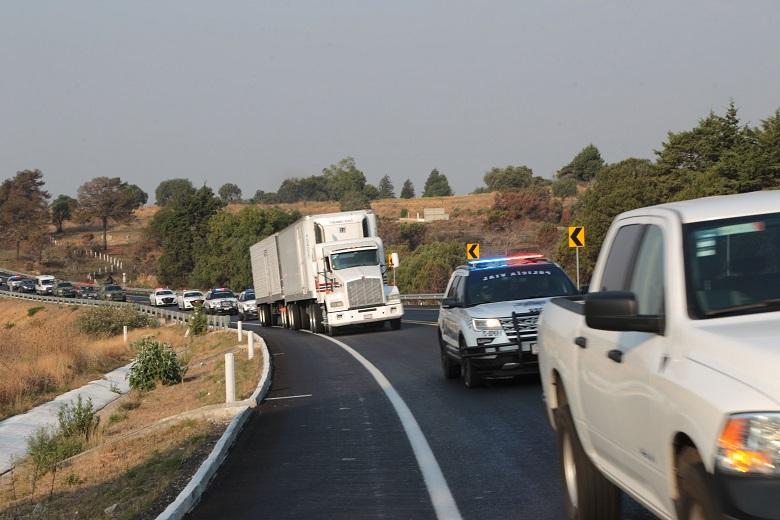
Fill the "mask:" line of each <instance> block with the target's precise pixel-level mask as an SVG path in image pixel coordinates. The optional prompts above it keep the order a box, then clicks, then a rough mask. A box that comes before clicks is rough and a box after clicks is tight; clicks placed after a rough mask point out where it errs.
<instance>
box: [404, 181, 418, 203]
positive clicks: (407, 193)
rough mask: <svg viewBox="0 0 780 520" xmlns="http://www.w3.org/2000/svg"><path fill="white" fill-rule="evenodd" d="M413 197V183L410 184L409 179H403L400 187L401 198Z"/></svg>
mask: <svg viewBox="0 0 780 520" xmlns="http://www.w3.org/2000/svg"><path fill="white" fill-rule="evenodd" d="M414 197H415V195H414V184H412V180H411V179H406V180H405V181H404V185H403V187H401V198H402V199H413V198H414Z"/></svg>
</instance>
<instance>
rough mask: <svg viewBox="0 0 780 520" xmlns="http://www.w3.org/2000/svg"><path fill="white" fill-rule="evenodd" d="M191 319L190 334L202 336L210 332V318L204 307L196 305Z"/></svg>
mask: <svg viewBox="0 0 780 520" xmlns="http://www.w3.org/2000/svg"><path fill="white" fill-rule="evenodd" d="M194 307H195V308H194V309H193V311H192V318H190V333H191V334H192V335H193V336H202V335H204V334H205V333H206V332H208V330H209V324H208V318H206V313H205V312H203V306H202V305H195V306H194Z"/></svg>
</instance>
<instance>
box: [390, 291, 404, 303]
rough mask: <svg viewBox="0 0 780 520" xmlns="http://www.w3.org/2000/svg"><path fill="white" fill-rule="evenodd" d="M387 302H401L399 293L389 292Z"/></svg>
mask: <svg viewBox="0 0 780 520" xmlns="http://www.w3.org/2000/svg"><path fill="white" fill-rule="evenodd" d="M387 303H401V295H400V294H398V293H396V294H391V295H390V296H388V297H387Z"/></svg>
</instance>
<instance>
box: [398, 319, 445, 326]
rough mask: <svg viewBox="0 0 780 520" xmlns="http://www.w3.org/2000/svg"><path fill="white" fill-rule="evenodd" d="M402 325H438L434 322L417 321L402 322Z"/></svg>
mask: <svg viewBox="0 0 780 520" xmlns="http://www.w3.org/2000/svg"><path fill="white" fill-rule="evenodd" d="M402 321H403V322H404V323H414V324H415V325H428V326H430V327H436V326H437V325H438V323H436V322H435V321H418V320H402Z"/></svg>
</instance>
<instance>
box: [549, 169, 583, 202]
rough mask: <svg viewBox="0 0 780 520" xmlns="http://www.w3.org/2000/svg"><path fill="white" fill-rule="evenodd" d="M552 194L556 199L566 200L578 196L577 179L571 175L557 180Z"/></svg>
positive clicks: (553, 185)
mask: <svg viewBox="0 0 780 520" xmlns="http://www.w3.org/2000/svg"><path fill="white" fill-rule="evenodd" d="M552 193H553V195H555V196H556V197H560V198H562V199H565V198H566V197H574V196H576V195H577V179H575V178H574V177H573V176H571V175H566V176H565V177H561V178H559V179H556V180H555V181H554V182H553V184H552Z"/></svg>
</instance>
